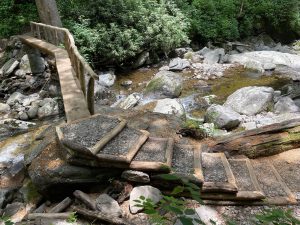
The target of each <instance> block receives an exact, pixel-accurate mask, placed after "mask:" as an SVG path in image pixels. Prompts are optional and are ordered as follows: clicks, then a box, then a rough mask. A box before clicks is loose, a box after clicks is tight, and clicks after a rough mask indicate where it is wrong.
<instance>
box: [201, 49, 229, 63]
mask: <svg viewBox="0 0 300 225" xmlns="http://www.w3.org/2000/svg"><path fill="white" fill-rule="evenodd" d="M224 56H225V50H224V49H223V48H218V49H215V50H213V51H207V52H206V53H205V54H204V63H206V64H215V63H223V58H224Z"/></svg>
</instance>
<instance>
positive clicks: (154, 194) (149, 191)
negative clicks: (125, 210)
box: [129, 186, 162, 214]
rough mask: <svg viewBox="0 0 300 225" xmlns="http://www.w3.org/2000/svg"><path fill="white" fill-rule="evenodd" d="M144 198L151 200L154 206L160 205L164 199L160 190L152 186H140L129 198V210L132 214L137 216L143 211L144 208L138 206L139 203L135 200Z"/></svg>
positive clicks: (134, 189)
mask: <svg viewBox="0 0 300 225" xmlns="http://www.w3.org/2000/svg"><path fill="white" fill-rule="evenodd" d="M141 196H143V197H145V199H147V198H149V199H151V200H152V202H153V203H154V204H156V203H158V202H159V201H160V200H161V199H162V194H161V192H160V190H158V189H157V188H155V187H152V186H140V187H135V188H133V190H132V192H131V193H130V198H129V208H130V211H131V213H133V214H136V213H138V212H140V211H142V210H143V208H142V207H138V206H136V205H137V204H138V203H137V202H135V200H140V197H141Z"/></svg>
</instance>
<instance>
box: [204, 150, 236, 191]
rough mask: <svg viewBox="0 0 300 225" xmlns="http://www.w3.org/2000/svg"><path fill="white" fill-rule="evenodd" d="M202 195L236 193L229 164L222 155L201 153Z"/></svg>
mask: <svg viewBox="0 0 300 225" xmlns="http://www.w3.org/2000/svg"><path fill="white" fill-rule="evenodd" d="M201 164H202V169H203V176H204V183H203V187H202V192H203V193H207V192H209V193H236V192H237V191H238V189H237V186H236V182H235V178H234V175H233V173H232V170H231V168H230V165H229V162H228V160H227V159H226V157H225V155H224V154H223V153H202V160H201Z"/></svg>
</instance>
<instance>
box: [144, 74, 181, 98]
mask: <svg viewBox="0 0 300 225" xmlns="http://www.w3.org/2000/svg"><path fill="white" fill-rule="evenodd" d="M181 91H182V78H181V76H180V75H178V74H176V73H173V72H171V71H160V72H158V73H157V74H156V75H155V76H154V78H152V80H151V81H150V82H149V83H148V84H147V86H146V89H145V93H146V94H150V95H154V96H155V97H157V98H176V97H178V96H179V95H180V94H181Z"/></svg>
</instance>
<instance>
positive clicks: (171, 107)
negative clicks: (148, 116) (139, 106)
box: [153, 98, 184, 116]
mask: <svg viewBox="0 0 300 225" xmlns="http://www.w3.org/2000/svg"><path fill="white" fill-rule="evenodd" d="M153 112H156V113H162V114H170V115H176V116H183V115H184V108H183V106H182V105H181V103H180V102H179V101H178V100H177V99H169V98H166V99H160V100H158V101H157V102H156V106H155V108H154V110H153Z"/></svg>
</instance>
